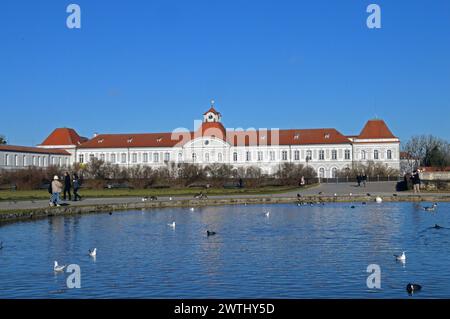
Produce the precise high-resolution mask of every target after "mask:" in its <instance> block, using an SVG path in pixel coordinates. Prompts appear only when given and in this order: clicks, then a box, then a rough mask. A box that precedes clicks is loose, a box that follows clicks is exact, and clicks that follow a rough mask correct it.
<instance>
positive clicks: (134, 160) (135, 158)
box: [131, 153, 137, 163]
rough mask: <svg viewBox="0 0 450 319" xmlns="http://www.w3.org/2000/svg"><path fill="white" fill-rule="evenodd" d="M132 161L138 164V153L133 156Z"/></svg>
mask: <svg viewBox="0 0 450 319" xmlns="http://www.w3.org/2000/svg"><path fill="white" fill-rule="evenodd" d="M131 161H132V162H133V163H137V154H136V153H133V154H131Z"/></svg>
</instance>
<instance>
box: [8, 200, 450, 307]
mask: <svg viewBox="0 0 450 319" xmlns="http://www.w3.org/2000/svg"><path fill="white" fill-rule="evenodd" d="M354 206H355V208H354V209H351V208H350V205H349V204H348V203H333V204H327V205H324V206H312V207H311V206H296V205H289V204H286V205H254V206H253V205H248V206H222V207H206V208H197V209H195V210H194V211H191V210H190V209H189V208H177V209H160V210H157V209H155V210H139V211H136V212H117V213H114V214H112V215H109V214H96V215H86V216H76V217H52V218H49V219H43V220H38V221H33V222H21V223H15V224H8V225H4V226H1V227H0V237H1V238H2V239H3V240H4V241H5V239H7V241H5V245H4V246H5V248H4V249H3V250H1V251H0V283H1V289H0V297H6V298H36V297H49V298H86V297H94V298H95V297H97V298H120V297H122V298H124V297H137V298H240V297H253V298H264V297H267V298H278V297H287V298H318V297H323V298H354V297H357V298H386V297H395V298H407V297H408V295H407V294H406V293H405V286H406V284H407V283H408V282H419V283H421V284H422V286H423V287H424V288H423V289H422V291H421V292H420V295H419V294H418V295H419V296H420V297H424V298H427V297H450V288H449V287H448V285H447V283H448V282H449V281H450V267H449V266H450V254H449V252H450V219H449V216H450V215H449V214H448V212H449V208H450V205H449V204H445V203H442V204H440V205H439V206H438V209H437V211H436V213H435V214H429V213H427V212H424V211H423V209H422V208H421V206H420V205H419V206H416V205H414V204H411V203H383V204H375V203H368V204H367V205H362V204H361V205H359V204H355V205H354ZM268 211H270V215H269V217H267V216H266V214H265V213H266V212H268ZM173 221H175V223H176V228H173V229H172V228H170V227H168V226H167V225H168V224H170V223H172V222H173ZM436 224H438V225H439V226H440V227H435V225H436ZM207 230H211V231H214V232H216V234H215V235H214V236H207V233H206V231H207ZM94 247H96V248H98V254H99V255H98V259H97V256H96V257H91V256H89V253H88V251H89V249H92V248H94ZM402 251H407V252H408V263H406V262H401V261H397V260H396V259H395V258H394V257H393V254H398V253H399V252H400V253H401V252H402ZM54 260H57V261H58V262H59V263H60V264H73V263H75V264H78V265H79V266H80V268H81V273H82V276H81V281H82V284H81V286H82V288H81V289H67V288H66V278H67V274H66V273H64V272H63V273H58V274H55V273H54V272H53V261H54ZM369 264H378V265H380V267H381V271H382V279H381V285H382V289H380V290H370V289H368V288H367V286H366V279H367V276H368V274H367V273H366V268H367V266H368V265H369Z"/></svg>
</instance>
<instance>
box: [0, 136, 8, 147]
mask: <svg viewBox="0 0 450 319" xmlns="http://www.w3.org/2000/svg"><path fill="white" fill-rule="evenodd" d="M4 144H7V141H6V137H5V136H4V135H0V145H4Z"/></svg>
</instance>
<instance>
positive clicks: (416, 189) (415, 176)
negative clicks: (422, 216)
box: [411, 171, 420, 193]
mask: <svg viewBox="0 0 450 319" xmlns="http://www.w3.org/2000/svg"><path fill="white" fill-rule="evenodd" d="M411 179H412V183H413V188H414V193H420V176H419V171H414V172H413V174H412V177H411Z"/></svg>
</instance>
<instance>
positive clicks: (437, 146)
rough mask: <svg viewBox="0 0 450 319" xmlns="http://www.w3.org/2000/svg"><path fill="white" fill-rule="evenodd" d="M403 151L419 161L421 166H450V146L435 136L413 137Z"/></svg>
mask: <svg viewBox="0 0 450 319" xmlns="http://www.w3.org/2000/svg"><path fill="white" fill-rule="evenodd" d="M403 151H404V152H406V153H407V154H408V155H409V156H411V157H412V158H414V159H418V161H419V165H421V166H438V167H443V166H448V165H450V146H449V143H448V142H447V141H446V140H443V139H441V138H438V137H435V136H433V135H419V136H413V137H411V138H410V139H409V140H408V141H407V142H406V143H405V144H404V146H403Z"/></svg>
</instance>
